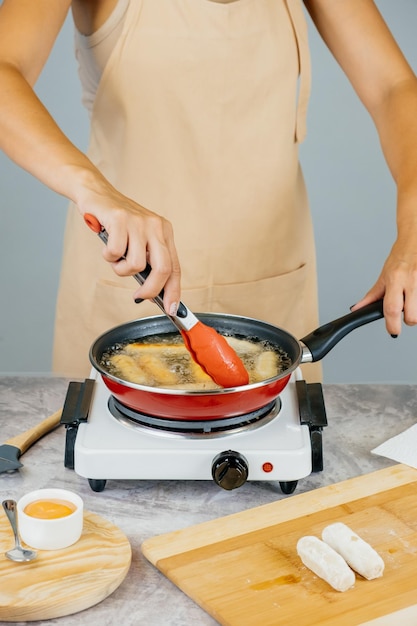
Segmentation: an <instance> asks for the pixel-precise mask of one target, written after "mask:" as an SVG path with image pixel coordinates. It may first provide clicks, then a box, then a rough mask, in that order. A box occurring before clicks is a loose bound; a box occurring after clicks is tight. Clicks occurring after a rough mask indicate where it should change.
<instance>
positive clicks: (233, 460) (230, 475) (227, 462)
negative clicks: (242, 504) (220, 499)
mask: <svg viewBox="0 0 417 626" xmlns="http://www.w3.org/2000/svg"><path fill="white" fill-rule="evenodd" d="M248 473H249V466H248V462H247V460H246V459H245V457H244V456H243V455H242V454H240V453H239V452H234V451H233V450H226V451H224V452H220V454H218V455H217V456H216V457H215V458H214V459H213V464H212V466H211V475H212V476H213V480H214V482H215V483H216V485H219V487H222V489H226V490H227V491H231V490H232V489H237V487H241V486H242V485H243V484H244V483H245V482H246V481H247V479H248Z"/></svg>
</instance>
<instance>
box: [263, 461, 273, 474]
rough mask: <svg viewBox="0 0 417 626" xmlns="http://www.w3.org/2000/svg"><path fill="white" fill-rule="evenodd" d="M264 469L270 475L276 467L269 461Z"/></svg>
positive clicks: (264, 465)
mask: <svg viewBox="0 0 417 626" xmlns="http://www.w3.org/2000/svg"><path fill="white" fill-rule="evenodd" d="M262 469H263V471H264V472H265V473H266V474H269V472H272V470H273V469H274V466H273V465H272V463H269V461H268V462H267V463H264V464H263V465H262Z"/></svg>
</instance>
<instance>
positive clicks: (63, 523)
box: [17, 489, 84, 550]
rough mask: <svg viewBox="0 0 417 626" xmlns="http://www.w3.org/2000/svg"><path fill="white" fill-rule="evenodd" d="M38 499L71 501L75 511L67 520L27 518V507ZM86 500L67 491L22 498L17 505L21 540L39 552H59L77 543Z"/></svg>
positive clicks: (39, 491) (46, 491) (44, 491)
mask: <svg viewBox="0 0 417 626" xmlns="http://www.w3.org/2000/svg"><path fill="white" fill-rule="evenodd" d="M37 500H55V501H56V500H58V501H62V500H64V501H67V502H71V504H72V505H73V506H75V510H74V511H73V512H72V513H71V514H70V515H66V516H65V517H57V518H54V519H41V518H38V517H33V516H32V515H27V513H25V508H26V507H27V505H28V504H30V503H32V502H35V501H37ZM83 508H84V507H83V501H82V499H81V498H80V496H78V495H77V494H76V493H73V492H72V491H68V490H66V489H37V490H36V491H31V492H30V493H27V494H26V495H24V496H22V497H21V498H20V500H19V501H18V503H17V516H18V524H19V533H20V537H21V539H22V541H24V542H25V543H26V544H27V545H28V546H30V547H31V548H36V549H37V550H59V549H61V548H67V547H68V546H71V545H72V544H73V543H75V542H76V541H78V539H79V538H80V537H81V533H82V530H83Z"/></svg>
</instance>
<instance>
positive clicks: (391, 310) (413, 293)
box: [351, 261, 417, 337]
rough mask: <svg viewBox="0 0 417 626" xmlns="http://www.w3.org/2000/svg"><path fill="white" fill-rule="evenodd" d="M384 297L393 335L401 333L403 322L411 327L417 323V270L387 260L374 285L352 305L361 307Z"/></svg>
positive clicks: (354, 308) (385, 313)
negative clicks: (394, 264)
mask: <svg viewBox="0 0 417 626" xmlns="http://www.w3.org/2000/svg"><path fill="white" fill-rule="evenodd" d="M380 298H383V299H384V318H385V326H386V329H387V332H388V333H389V334H390V335H391V336H394V337H396V336H398V335H399V334H400V333H401V326H402V321H403V320H404V323H405V324H407V325H408V326H414V325H416V324H417V270H416V271H414V270H410V268H409V267H407V265H406V264H401V265H400V266H399V265H396V266H395V267H394V266H393V264H390V263H389V262H388V261H387V263H386V265H385V266H384V269H383V271H382V273H381V276H380V277H379V279H378V281H377V282H376V283H375V285H374V286H373V287H372V289H370V290H369V291H368V293H367V294H366V295H365V296H364V297H363V298H362V299H361V300H360V301H359V302H357V303H356V304H355V305H354V306H353V307H351V310H352V311H356V310H357V309H360V308H361V307H363V306H365V305H366V304H369V303H371V302H374V301H375V300H378V299H380Z"/></svg>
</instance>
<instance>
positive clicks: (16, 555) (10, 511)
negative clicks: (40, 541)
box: [2, 500, 38, 563]
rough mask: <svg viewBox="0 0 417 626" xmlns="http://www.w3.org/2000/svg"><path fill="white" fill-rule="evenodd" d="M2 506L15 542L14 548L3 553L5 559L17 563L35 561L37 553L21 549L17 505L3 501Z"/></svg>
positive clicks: (13, 501) (12, 501) (10, 501)
mask: <svg viewBox="0 0 417 626" xmlns="http://www.w3.org/2000/svg"><path fill="white" fill-rule="evenodd" d="M2 505H3V509H4V510H5V512H6V515H7V517H8V519H9V522H10V525H11V527H12V529H13V534H14V540H15V547H14V548H12V549H11V550H8V551H7V552H6V553H5V554H6V556H7V558H8V559H10V560H11V561H17V562H19V563H22V562H24V561H32V560H33V559H36V557H37V556H38V553H37V552H35V550H28V549H27V548H23V547H22V545H21V543H20V538H19V532H18V530H17V505H16V502H15V500H3V502H2Z"/></svg>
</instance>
